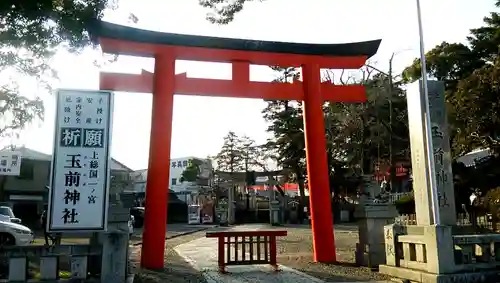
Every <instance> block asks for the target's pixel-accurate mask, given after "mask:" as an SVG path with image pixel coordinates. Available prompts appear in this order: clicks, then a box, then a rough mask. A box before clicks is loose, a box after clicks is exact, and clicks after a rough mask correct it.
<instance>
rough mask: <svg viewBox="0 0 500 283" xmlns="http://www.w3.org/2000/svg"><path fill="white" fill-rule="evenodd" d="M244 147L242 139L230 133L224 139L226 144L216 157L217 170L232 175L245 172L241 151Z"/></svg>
mask: <svg viewBox="0 0 500 283" xmlns="http://www.w3.org/2000/svg"><path fill="white" fill-rule="evenodd" d="M242 146H243V144H242V139H241V137H239V136H238V135H236V134H235V133H234V132H232V131H230V132H229V133H228V134H227V135H226V136H225V137H224V144H223V145H222V148H221V150H220V151H219V153H218V154H217V156H216V157H215V160H216V162H217V169H218V170H219V171H226V172H230V173H234V172H239V171H243V170H244V169H245V163H244V157H243V153H242V150H241V149H242Z"/></svg>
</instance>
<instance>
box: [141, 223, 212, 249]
mask: <svg viewBox="0 0 500 283" xmlns="http://www.w3.org/2000/svg"><path fill="white" fill-rule="evenodd" d="M217 227H218V226H213V227H200V228H198V229H194V230H191V231H186V232H182V233H179V234H176V235H173V236H167V237H165V240H170V239H175V238H177V237H181V236H187V235H191V234H194V233H198V232H201V231H205V230H208V229H212V228H217ZM140 245H142V241H140V242H137V243H133V244H132V246H134V247H137V246H140Z"/></svg>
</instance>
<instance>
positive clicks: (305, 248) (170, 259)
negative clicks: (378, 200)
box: [131, 226, 390, 283]
mask: <svg viewBox="0 0 500 283" xmlns="http://www.w3.org/2000/svg"><path fill="white" fill-rule="evenodd" d="M273 228H274V229H286V230H287V231H288V236H287V237H285V238H282V239H280V240H279V241H278V243H277V245H278V263H279V264H282V265H285V266H288V267H291V268H294V269H297V270H300V271H302V272H304V273H306V274H309V275H311V276H314V277H317V278H319V279H322V280H325V281H327V282H354V281H370V280H380V281H382V280H390V278H389V277H387V276H385V275H382V274H379V273H378V272H374V271H371V270H370V269H368V268H363V267H357V266H355V264H354V260H355V256H354V252H355V247H356V242H357V237H358V235H357V231H355V229H344V228H341V229H338V228H337V230H336V233H335V239H336V247H337V259H338V260H339V262H340V263H338V264H321V263H314V262H313V258H312V232H311V231H310V227H307V226H302V227H273ZM273 228H271V229H273ZM205 232H206V231H202V232H197V233H194V234H190V235H186V236H180V237H177V238H173V239H169V240H167V241H166V243H167V244H166V252H167V255H166V264H165V269H164V270H161V271H150V270H144V269H141V268H140V267H139V262H140V251H141V246H140V245H139V246H133V247H132V256H131V259H132V269H133V271H134V273H135V274H136V276H135V280H134V282H135V283H159V282H172V283H185V282H186V283H187V282H193V283H206V282H205V280H204V279H203V277H202V276H201V275H200V273H199V272H198V271H196V270H195V269H193V268H192V267H191V266H190V265H189V264H188V263H187V262H186V261H184V259H182V258H181V257H180V256H179V255H178V254H177V253H176V252H175V251H174V247H175V246H177V245H180V244H183V243H187V242H190V241H192V240H195V239H198V238H201V237H204V236H205Z"/></svg>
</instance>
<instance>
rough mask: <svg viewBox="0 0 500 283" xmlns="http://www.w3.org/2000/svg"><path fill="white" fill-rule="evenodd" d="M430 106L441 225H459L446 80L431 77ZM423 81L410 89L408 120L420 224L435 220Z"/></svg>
mask: <svg viewBox="0 0 500 283" xmlns="http://www.w3.org/2000/svg"><path fill="white" fill-rule="evenodd" d="M428 89H429V108H430V109H429V110H430V117H431V132H432V143H433V148H434V153H433V154H434V163H435V174H436V175H435V176H436V184H437V190H438V196H439V210H440V212H439V215H440V224H441V225H456V222H457V221H456V211H455V196H454V191H453V174H452V171H451V162H452V160H451V152H450V138H449V134H448V123H447V118H446V109H445V102H444V83H443V82H440V81H431V80H430V81H428ZM421 91H422V82H421V81H418V82H415V83H413V84H412V85H410V87H409V88H408V92H407V103H408V121H409V128H410V143H411V159H412V167H413V168H412V172H413V190H414V195H415V209H416V213H417V224H418V225H430V224H433V219H432V203H431V198H430V196H431V193H432V192H431V191H430V182H431V180H430V179H429V175H428V170H429V168H428V167H427V166H426V143H425V135H426V130H425V113H426V112H425V101H424V99H423V95H421Z"/></svg>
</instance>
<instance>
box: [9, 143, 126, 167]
mask: <svg viewBox="0 0 500 283" xmlns="http://www.w3.org/2000/svg"><path fill="white" fill-rule="evenodd" d="M10 150H12V149H11V148H10V147H6V148H4V149H2V150H0V151H10ZM14 150H16V151H19V152H21V156H22V158H23V159H29V160H40V161H49V162H51V161H52V155H50V154H46V153H43V152H39V151H36V150H34V149H30V148H27V147H24V146H23V147H16V148H15V149H14ZM111 169H112V170H122V171H128V172H132V169H130V168H129V167H127V166H125V165H124V164H123V163H121V162H119V161H117V160H116V159H114V158H111Z"/></svg>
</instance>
